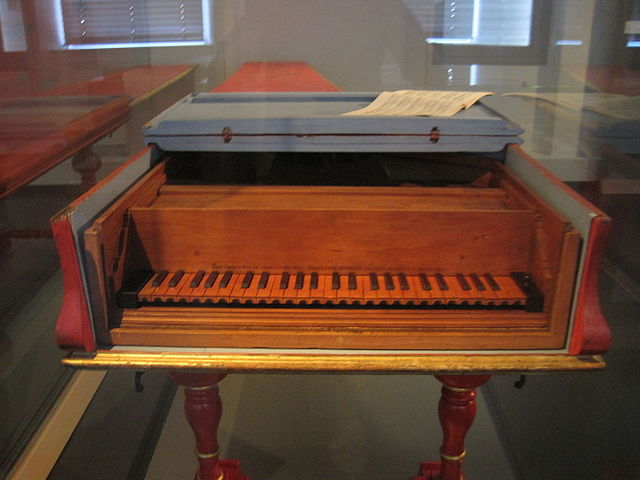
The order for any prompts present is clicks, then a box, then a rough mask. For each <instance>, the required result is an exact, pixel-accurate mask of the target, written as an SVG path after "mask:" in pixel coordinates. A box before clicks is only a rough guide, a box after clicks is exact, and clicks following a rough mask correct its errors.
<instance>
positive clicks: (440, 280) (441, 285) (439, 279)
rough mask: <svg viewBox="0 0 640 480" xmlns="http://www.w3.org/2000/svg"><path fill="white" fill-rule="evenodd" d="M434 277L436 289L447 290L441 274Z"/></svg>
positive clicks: (447, 287) (447, 286)
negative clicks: (436, 284)
mask: <svg viewBox="0 0 640 480" xmlns="http://www.w3.org/2000/svg"><path fill="white" fill-rule="evenodd" d="M434 277H436V282H438V288H439V289H440V290H449V285H447V282H445V280H444V277H443V276H442V274H441V273H436V274H435V275H434Z"/></svg>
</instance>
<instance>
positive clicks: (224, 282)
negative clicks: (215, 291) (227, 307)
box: [218, 270, 233, 288]
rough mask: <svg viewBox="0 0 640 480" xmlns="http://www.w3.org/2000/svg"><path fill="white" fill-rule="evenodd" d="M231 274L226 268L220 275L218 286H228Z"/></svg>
mask: <svg viewBox="0 0 640 480" xmlns="http://www.w3.org/2000/svg"><path fill="white" fill-rule="evenodd" d="M231 275H233V272H232V271H230V270H227V271H226V272H224V275H222V278H221V279H220V284H219V285H218V286H219V287H220V288H227V287H228V286H229V282H230V281H231Z"/></svg>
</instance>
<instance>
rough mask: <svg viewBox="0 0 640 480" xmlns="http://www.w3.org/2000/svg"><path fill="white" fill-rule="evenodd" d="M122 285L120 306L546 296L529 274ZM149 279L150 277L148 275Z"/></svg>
mask: <svg viewBox="0 0 640 480" xmlns="http://www.w3.org/2000/svg"><path fill="white" fill-rule="evenodd" d="M148 277H149V275H148V274H147V275H146V277H145V279H144V280H142V281H141V282H139V283H138V285H142V286H141V288H135V289H131V288H124V289H123V290H122V291H121V292H120V293H119V299H120V303H121V306H122V307H124V308H135V307H137V306H139V305H141V304H143V305H144V304H175V303H189V304H208V305H230V304H235V305H237V304H245V305H272V306H283V305H295V306H314V305H315V306H362V307H380V306H426V307H438V306H458V307H480V308H482V307H504V306H509V307H521V308H526V310H528V311H539V310H541V308H542V298H541V295H540V293H539V292H538V290H537V288H536V287H535V285H534V284H533V282H532V281H531V280H530V277H529V276H528V275H526V274H523V273H512V274H511V275H491V274H489V273H484V274H475V273H472V274H464V275H463V274H461V273H458V274H455V275H442V274H439V273H436V274H424V273H420V274H417V275H408V274H403V273H393V274H391V273H375V272H372V273H369V274H354V273H348V274H343V273H337V272H336V273H332V274H318V273H315V272H311V273H306V272H281V273H268V272H251V271H245V272H237V271H230V270H228V271H210V272H205V271H198V272H184V271H182V270H179V271H175V272H168V271H166V270H163V271H160V272H156V273H154V274H152V275H151V276H150V278H148ZM146 278H148V280H147V279H146Z"/></svg>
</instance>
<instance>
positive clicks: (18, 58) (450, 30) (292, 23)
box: [0, 0, 640, 479]
mask: <svg viewBox="0 0 640 480" xmlns="http://www.w3.org/2000/svg"><path fill="white" fill-rule="evenodd" d="M398 90H435V91H475V92H490V95H489V96H486V97H483V99H482V101H481V102H482V104H483V105H484V106H486V107H487V108H489V109H490V110H491V111H493V112H497V115H499V116H501V117H504V118H505V119H506V121H508V122H510V124H513V125H515V126H517V127H518V128H519V129H521V133H519V134H518V138H519V140H518V141H521V142H522V144H521V145H520V146H519V147H518V148H519V149H521V151H522V152H523V155H527V156H528V157H531V158H533V159H535V161H536V162H538V163H539V164H541V165H542V166H543V167H544V168H546V169H547V170H548V171H549V172H551V174H553V175H555V177H557V178H558V179H560V180H561V181H562V182H564V183H565V184H566V185H567V186H568V187H570V189H572V191H573V192H576V193H578V194H579V195H580V196H582V197H584V198H585V199H586V200H588V201H589V202H591V203H592V204H593V205H595V206H596V207H598V208H599V209H600V210H602V211H603V212H604V213H605V214H607V215H608V216H609V217H611V219H612V231H611V236H610V240H609V243H608V246H607V248H606V253H605V256H604V261H603V263H602V267H601V270H600V284H599V296H600V303H601V306H602V310H603V312H604V316H605V317H606V318H607V319H608V322H609V326H610V327H611V329H612V334H613V343H612V347H611V352H610V353H609V354H608V356H607V357H606V358H605V359H606V361H607V364H608V365H607V369H606V370H605V372H603V373H600V374H597V375H589V376H584V377H580V378H576V377H564V376H559V377H548V376H541V377H536V378H535V379H532V380H530V382H529V384H528V385H527V387H525V390H524V391H522V392H521V391H520V390H513V389H512V388H511V384H512V383H513V382H512V379H509V378H496V379H494V380H493V381H492V383H491V384H490V385H487V386H486V387H483V388H484V390H483V392H484V395H483V396H484V398H485V400H486V402H487V404H488V405H489V410H490V412H491V418H492V419H493V421H494V423H495V425H496V427H495V428H496V429H497V430H498V433H499V437H500V439H501V440H502V442H503V445H508V447H505V449H506V450H508V452H507V457H509V460H510V469H511V474H512V475H513V478H523V479H525V478H527V479H528V478H571V477H572V476H575V477H578V476H580V477H583V478H594V479H597V478H602V479H608V478H618V479H626V478H629V479H630V478H636V477H637V476H638V474H639V473H640V463H639V462H638V460H637V459H635V457H634V456H633V455H630V454H628V450H629V449H628V445H629V444H631V441H632V438H631V435H632V434H633V432H634V431H637V429H638V427H639V425H638V419H637V418H636V416H635V415H634V414H633V412H634V407H633V406H634V404H635V403H637V401H638V400H640V390H639V389H638V387H637V384H638V382H637V379H638V374H637V372H636V371H635V370H634V369H633V365H634V361H635V360H637V359H638V357H639V356H640V350H639V349H638V342H637V341H636V340H638V337H639V336H640V330H639V329H638V327H637V324H636V321H635V320H636V318H637V314H638V313H639V308H640V287H639V282H640V253H638V249H637V248H636V245H637V243H636V242H638V241H640V216H639V215H637V210H636V208H637V207H640V128H639V127H640V1H639V0H620V1H616V2H611V1H605V0H557V1H552V0H513V1H508V2H507V1H504V0H347V1H344V0H343V1H337V0H325V1H323V2H312V1H311V0H304V1H295V0H260V1H257V0H153V1H152V0H43V1H40V0H38V1H36V0H3V1H0V292H2V294H1V295H0V322H1V323H0V325H1V327H0V358H1V359H2V368H1V369H0V407H1V410H2V412H3V415H2V419H3V420H2V422H1V425H2V428H0V478H5V476H7V478H11V477H9V475H10V472H11V470H12V468H14V466H15V465H16V462H17V461H18V459H19V458H20V457H21V455H23V454H24V452H25V451H26V450H25V449H27V447H28V446H29V443H30V441H31V439H32V438H33V435H34V434H35V432H37V431H38V427H39V426H40V425H41V424H42V422H43V421H45V419H46V418H47V417H48V415H49V413H50V411H51V410H50V409H51V407H52V406H53V405H54V404H55V403H56V401H57V399H59V398H60V395H61V392H64V391H65V388H66V386H67V382H68V381H69V378H70V377H71V376H72V373H71V370H69V369H66V368H65V367H63V366H62V364H61V363H60V360H61V358H62V357H63V356H64V352H63V351H61V350H59V349H58V347H57V346H56V343H55V334H54V329H55V323H56V318H57V316H58V313H59V311H60V309H61V305H62V302H63V293H64V291H63V285H62V274H61V271H60V260H59V257H58V255H57V254H56V250H55V245H54V241H53V239H52V232H51V226H50V223H49V220H50V218H51V217H53V216H54V215H55V214H56V213H57V212H59V211H60V210H62V209H64V208H65V207H66V206H67V205H68V204H70V203H72V202H74V201H76V202H77V201H80V200H81V199H83V198H85V197H84V195H85V193H86V192H87V191H88V190H89V189H91V188H92V187H93V186H94V185H96V183H98V182H100V181H101V180H102V179H104V178H106V177H109V176H110V175H117V174H118V172H119V170H118V169H119V168H120V167H121V166H122V165H123V164H124V163H125V162H127V161H128V160H129V159H130V158H132V157H135V156H136V155H139V152H140V151H141V150H142V149H143V148H145V144H144V141H143V127H145V125H147V130H148V129H149V124H148V122H150V121H151V120H152V119H154V118H155V117H157V116H158V115H159V114H161V112H163V111H165V110H166V109H167V108H169V107H170V106H171V105H173V104H174V103H176V102H178V101H180V100H181V99H183V98H184V97H186V96H187V95H190V94H192V93H198V94H207V93H210V92H218V93H220V92H251V91H271V92H282V93H283V94H288V93H292V92H305V91H306V92H316V93H319V92H322V93H328V92H334V93H344V92H346V93H353V94H356V93H357V94H358V95H364V94H367V95H369V96H370V97H371V98H374V97H375V96H376V95H377V94H378V93H380V92H383V91H398ZM201 98H206V97H201ZM358 98H360V97H358ZM253 108H254V109H255V111H254V112H252V113H253V115H254V117H255V118H256V119H258V120H260V119H261V118H263V117H265V116H266V115H267V113H266V110H261V109H262V108H264V106H261V105H257V106H255V107H253ZM258 123H260V122H258ZM426 133H427V132H425V134H426ZM188 134H189V132H187V136H188ZM232 134H233V132H229V133H228V135H229V137H227V140H229V139H230V138H231V137H230V135H232ZM269 134H270V135H271V134H273V132H271V133H269ZM431 134H433V132H431ZM222 135H223V136H224V134H222ZM238 138H239V137H238ZM430 138H431V140H433V138H434V137H430ZM194 141H195V140H194ZM225 141H226V140H225ZM436 141H437V139H436ZM313 155H315V156H313V157H312V161H314V162H317V163H316V165H320V166H318V167H317V168H315V169H314V172H315V173H314V174H318V175H319V176H320V177H321V178H325V177H323V175H325V173H326V172H327V171H331V173H332V174H333V175H338V176H341V177H340V178H341V179H342V180H344V181H345V184H349V185H360V184H366V183H367V182H369V184H375V185H378V184H382V182H386V181H388V180H389V178H391V177H393V178H394V179H398V178H400V179H403V182H404V183H411V184H412V185H414V186H415V185H417V184H419V183H420V182H419V181H417V180H416V178H417V177H420V175H423V174H424V166H423V164H421V163H420V161H419V160H418V161H416V159H415V158H413V159H412V158H409V159H407V158H405V159H404V161H403V162H399V163H394V165H393V168H391V170H393V171H391V170H390V167H389V166H388V165H386V164H384V162H376V163H375V166H376V167H375V169H374V168H373V167H371V166H370V165H369V164H368V163H367V160H366V159H364V160H363V159H362V158H357V159H356V160H353V161H352V163H349V165H346V164H345V163H344V162H343V163H340V161H338V160H336V159H335V158H329V159H326V158H324V157H322V155H320V154H318V153H317V152H316V153H314V154H313ZM229 158H231V157H229ZM274 158H275V157H274V155H273V154H272V153H263V154H262V155H261V156H258V158H257V159H254V160H251V162H249V161H246V160H243V159H242V158H235V157H234V159H233V161H232V162H229V163H225V162H226V160H224V161H222V160H221V161H220V164H219V165H218V167H217V169H216V170H215V175H217V176H218V178H222V179H223V180H225V181H224V182H221V183H232V184H236V183H243V184H248V183H260V182H262V183H268V182H269V181H270V180H269V179H270V178H272V177H270V176H269V175H270V174H271V173H272V172H273V168H274V167H273V166H274V165H276V166H277V168H278V169H279V170H278V172H277V178H279V179H285V180H283V181H281V183H282V182H284V183H287V182H288V181H291V180H292V179H295V181H298V180H299V177H300V176H301V175H302V176H304V175H307V173H306V172H307V171H296V167H295V165H294V163H293V161H292V160H291V158H284V159H282V158H278V159H275V160H274ZM350 161H351V160H350ZM223 164H224V165H223ZM287 168H290V170H287V171H286V172H285V169H287ZM323 169H324V170H323ZM113 172H115V173H113ZM269 172H271V173H269ZM318 172H320V173H318ZM336 172H337V173H336ZM209 173H211V172H209ZM428 174H429V175H432V174H433V171H431V170H430V171H429V172H428ZM181 175H182V173H181ZM184 175H186V176H187V177H188V176H189V175H191V173H190V172H186V173H184ZM274 175H275V174H274ZM346 179H348V180H346ZM440 180H441V179H438V181H440ZM397 183H402V182H400V181H398V182H397ZM438 186H440V185H438ZM102 253H104V252H102ZM187 343H189V341H187ZM114 375H117V374H114ZM348 382H349V381H348V380H344V382H343V383H344V384H345V385H346V384H348ZM121 383H122V382H118V381H117V380H112V381H111V382H106V383H105V385H106V384H108V385H111V386H110V387H108V388H112V389H115V390H117V389H120V388H122V386H121ZM374 383H375V382H373V383H371V384H369V383H367V382H363V383H362V384H360V383H358V385H359V386H358V388H363V389H365V390H366V388H372V389H375V388H377V387H376V386H375V384H374ZM365 384H366V385H369V386H363V385H365ZM151 385H152V386H153V387H152V388H150V391H151V392H155V394H156V395H158V397H157V398H156V397H152V398H150V399H149V400H148V402H149V405H150V407H149V408H157V406H158V405H159V404H162V405H164V407H162V408H161V409H160V410H154V412H156V413H158V412H159V411H161V412H164V413H163V415H164V414H166V412H167V408H165V407H166V405H165V404H166V403H167V397H166V396H167V395H173V393H174V389H170V388H168V387H167V386H166V385H164V384H162V382H159V381H156V379H154V380H153V381H152V382H151ZM345 385H342V387H343V388H348V387H345ZM354 385H355V383H354ZM402 388H409V387H408V386H402ZM150 395H153V393H151V394H150ZM407 395H410V393H407ZM525 395H526V397H525ZM108 397H109V395H108V394H107V393H104V392H103V394H102V398H108ZM97 398H100V396H97ZM610 398H611V400H609V399H610ZM614 398H615V402H614V400H613V399H614ZM127 401H129V400H127ZM163 402H164V403H163ZM125 403H126V402H125ZM337 403H339V402H336V404H337ZM549 405H551V407H549ZM113 408H115V407H113ZM136 408H138V407H136ZM140 408H141V409H142V408H143V407H140ZM160 417H162V415H161V414H160V413H158V414H157V415H156V414H155V413H154V414H153V415H149V416H148V418H147V417H145V418H147V420H145V421H146V422H149V423H150V422H152V421H153V422H156V423H157V422H160V424H161V423H162V419H160V420H159V418H160ZM552 427H553V428H552ZM88 430H90V429H88ZM142 430H143V431H142ZM142 430H141V432H140V433H139V434H140V438H141V439H144V441H145V442H151V443H150V444H151V445H155V443H153V442H154V441H155V440H157V438H155V437H154V435H155V434H151V433H149V432H150V431H152V430H153V429H151V430H149V429H147V430H145V429H142ZM86 431H87V429H85V430H84V432H85V433H82V432H83V430H82V429H81V428H80V429H79V432H80V433H78V435H91V434H93V432H89V433H87V432H86ZM153 431H155V430H153ZM576 431H578V433H576ZM156 433H157V432H156ZM156 436H157V435H156ZM549 436H557V437H558V438H557V441H553V442H549V441H548V437H549ZM576 437H577V438H576ZM153 438H155V440H150V439H153ZM75 441H76V443H80V444H81V443H83V442H82V440H78V438H76V440H75ZM141 441H142V440H141ZM559 445H562V446H561V447H560V446H559ZM130 448H131V449H135V448H137V447H135V446H130ZM358 448H362V449H364V448H365V447H364V446H362V445H360V446H359V447H358ZM334 453H335V452H334ZM143 456H144V455H143ZM145 458H146V457H145ZM541 458H544V459H546V460H545V462H540V463H538V462H537V461H538V460H539V459H541ZM418 460H423V459H418ZM187 461H189V462H190V461H191V459H188V460H187ZM412 461H413V460H412ZM329 463H330V461H329ZM414 463H415V462H414ZM416 465H417V464H416ZM58 468H62V467H60V465H58ZM136 468H140V467H139V465H138V467H136ZM354 468H355V467H354ZM138 471H139V470H138ZM354 472H355V473H354ZM261 473H262V472H261ZM351 473H353V474H354V475H356V476H357V475H360V476H364V475H365V473H366V474H367V475H369V474H370V473H371V472H369V471H368V470H367V467H366V465H362V466H359V467H358V468H356V469H355V470H353V471H352V472H351ZM415 473H416V472H412V471H408V472H402V473H401V475H403V476H404V477H406V476H408V475H414V474H415ZM55 474H56V473H55V470H54V473H52V475H54V476H52V478H57V477H55ZM58 475H60V471H59V470H58ZM292 475H293V474H292ZM249 476H251V472H249ZM467 476H468V478H476V477H475V476H474V474H473V471H467ZM61 478H62V477H61ZM274 478H276V477H274Z"/></svg>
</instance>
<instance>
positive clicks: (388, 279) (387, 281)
mask: <svg viewBox="0 0 640 480" xmlns="http://www.w3.org/2000/svg"><path fill="white" fill-rule="evenodd" d="M384 288H386V289H387V290H395V288H396V286H395V285H394V284H393V277H392V276H391V274H390V273H385V274H384Z"/></svg>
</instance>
